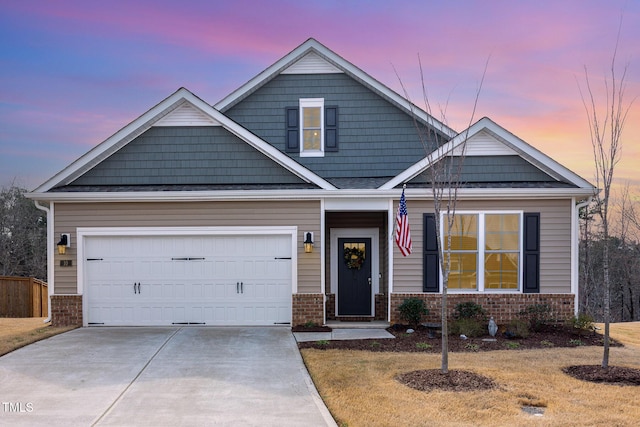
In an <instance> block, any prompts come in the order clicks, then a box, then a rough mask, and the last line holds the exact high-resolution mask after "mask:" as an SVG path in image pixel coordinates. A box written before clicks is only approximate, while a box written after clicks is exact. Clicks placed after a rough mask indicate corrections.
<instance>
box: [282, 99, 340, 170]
mask: <svg viewBox="0 0 640 427" xmlns="http://www.w3.org/2000/svg"><path fill="white" fill-rule="evenodd" d="M285 120H286V132H287V133H286V151H287V152H290V153H299V154H300V157H323V156H324V153H325V152H328V151H338V107H336V106H325V105H324V98H301V99H300V102H299V104H298V106H297V107H289V108H287V109H286V118H285Z"/></svg>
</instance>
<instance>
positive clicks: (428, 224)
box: [422, 213, 440, 293]
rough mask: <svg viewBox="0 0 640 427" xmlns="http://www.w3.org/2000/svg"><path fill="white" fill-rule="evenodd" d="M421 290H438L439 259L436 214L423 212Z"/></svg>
mask: <svg viewBox="0 0 640 427" xmlns="http://www.w3.org/2000/svg"><path fill="white" fill-rule="evenodd" d="M422 280H423V283H422V290H423V292H436V293H437V292H440V260H439V257H438V235H437V233H436V216H435V214H432V213H427V214H424V262H423V274H422Z"/></svg>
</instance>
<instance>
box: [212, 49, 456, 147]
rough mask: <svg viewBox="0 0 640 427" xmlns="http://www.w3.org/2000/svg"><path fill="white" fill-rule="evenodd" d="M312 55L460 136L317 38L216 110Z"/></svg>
mask: <svg viewBox="0 0 640 427" xmlns="http://www.w3.org/2000/svg"><path fill="white" fill-rule="evenodd" d="M309 55H312V56H313V57H314V60H315V61H316V62H317V57H319V58H321V59H322V60H324V61H326V62H327V63H328V64H327V66H326V67H325V68H326V70H327V71H325V72H336V70H340V71H342V72H344V73H346V74H347V75H349V76H351V77H352V78H354V79H355V80H357V81H359V82H360V83H361V84H363V85H364V86H366V87H368V88H369V89H370V90H372V91H374V92H375V93H377V94H379V95H380V96H382V97H383V98H384V99H386V100H387V101H389V102H391V103H392V104H393V105H396V106H397V107H398V108H400V109H401V110H403V111H405V112H406V113H407V114H410V115H412V116H414V115H415V117H416V118H417V119H418V120H420V121H422V122H423V123H425V124H427V125H429V126H431V127H433V128H435V129H436V130H438V131H440V132H442V133H443V134H444V135H446V136H448V137H450V138H453V137H454V136H455V135H456V134H457V133H456V132H455V131H454V130H453V129H451V128H449V127H448V126H446V125H445V124H444V123H441V122H440V121H438V120H436V119H435V118H434V117H432V116H431V115H429V114H427V113H426V112H425V111H424V110H422V109H421V108H418V107H417V106H416V105H414V104H412V103H411V102H409V101H407V100H406V99H405V98H404V97H402V96H400V95H399V94H398V93H397V92H395V91H393V90H391V89H390V88H388V87H387V86H385V85H383V84H382V83H380V82H379V81H377V80H376V79H374V78H373V77H371V76H370V75H369V74H367V73H365V72H364V71H362V70H361V69H360V68H358V67H356V66H355V65H353V64H352V63H350V62H349V61H347V60H345V59H344V58H342V57H341V56H339V55H337V54H336V53H335V52H333V51H332V50H330V49H329V48H327V47H326V46H324V45H323V44H321V43H320V42H318V41H317V40H315V39H313V38H310V39H308V40H307V41H305V42H304V43H302V44H301V45H300V46H298V47H297V48H295V49H294V50H292V51H291V52H289V53H288V54H287V55H285V56H284V57H282V58H281V59H280V60H278V61H277V62H275V63H274V64H273V65H271V66H270V67H269V68H267V69H266V70H264V71H263V72H261V73H260V74H258V75H257V76H255V77H254V78H253V79H251V80H249V81H248V82H247V83H245V84H244V85H242V86H241V87H239V88H238V89H236V90H235V91H233V92H231V93H230V94H229V95H228V96H226V97H225V98H224V99H222V100H221V101H220V102H218V103H217V104H215V105H214V107H215V108H216V109H217V110H219V111H223V112H224V111H226V110H227V109H228V108H231V107H232V106H233V105H235V104H236V103H238V102H240V101H241V100H242V99H244V98H245V97H246V96H248V95H249V94H251V93H252V92H254V91H255V90H256V89H258V88H259V87H261V86H262V85H264V84H265V83H267V82H268V81H269V80H271V79H273V78H274V77H276V76H277V75H278V74H280V73H282V72H286V70H287V69H289V68H290V67H292V66H295V64H296V63H297V62H299V61H301V60H303V59H304V58H305V57H308V56H309ZM316 56H317V57H316Z"/></svg>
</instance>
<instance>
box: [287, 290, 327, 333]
mask: <svg viewBox="0 0 640 427" xmlns="http://www.w3.org/2000/svg"><path fill="white" fill-rule="evenodd" d="M323 307H324V295H323V294H293V308H292V314H291V326H298V325H304V324H305V323H307V322H313V323H316V324H318V325H322V324H323V323H324V316H323V314H324V313H323Z"/></svg>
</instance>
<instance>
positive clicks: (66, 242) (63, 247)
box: [56, 233, 71, 255]
mask: <svg viewBox="0 0 640 427" xmlns="http://www.w3.org/2000/svg"><path fill="white" fill-rule="evenodd" d="M56 246H58V255H64V254H66V253H67V248H70V247H71V235H70V234H68V233H63V234H61V235H60V241H59V242H58V244H57V245H56Z"/></svg>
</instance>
